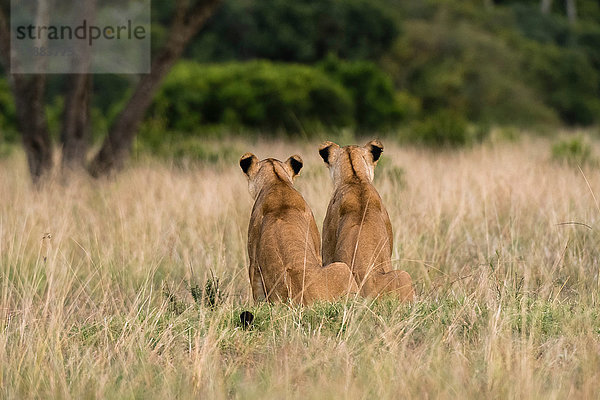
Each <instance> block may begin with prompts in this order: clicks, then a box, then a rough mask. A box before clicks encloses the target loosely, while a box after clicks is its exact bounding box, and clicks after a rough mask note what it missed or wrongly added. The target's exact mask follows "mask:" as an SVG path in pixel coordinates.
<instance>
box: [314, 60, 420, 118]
mask: <svg viewBox="0 0 600 400" xmlns="http://www.w3.org/2000/svg"><path fill="white" fill-rule="evenodd" d="M321 68H323V70H324V71H325V72H326V73H327V74H328V75H330V76H331V77H333V78H334V79H336V80H337V81H338V82H340V83H341V84H342V85H343V86H344V87H345V88H346V89H347V90H348V91H349V92H350V93H351V95H352V99H353V100H354V120H355V121H356V125H357V127H358V128H360V129H362V130H373V129H386V128H391V127H393V126H394V125H396V124H397V123H398V122H399V121H400V120H401V119H402V118H403V117H404V116H406V115H408V114H411V113H414V111H413V109H414V108H415V106H414V105H411V104H410V99H409V98H407V96H409V95H408V94H407V93H404V95H403V96H402V97H400V96H398V95H397V94H396V92H395V89H394V84H393V83H392V80H391V79H390V78H389V77H388V76H387V75H386V74H385V73H384V72H383V71H382V70H381V69H380V68H379V67H377V65H375V64H373V63H371V62H369V61H343V60H340V59H339V58H337V57H335V56H329V57H328V58H327V59H326V60H325V61H324V62H323V63H321ZM400 101H403V105H404V106H405V107H406V109H405V110H403V109H402V108H401V103H400Z"/></svg>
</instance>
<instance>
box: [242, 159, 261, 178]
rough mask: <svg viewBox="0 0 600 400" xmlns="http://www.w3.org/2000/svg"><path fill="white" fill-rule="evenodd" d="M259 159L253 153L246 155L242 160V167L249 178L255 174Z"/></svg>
mask: <svg viewBox="0 0 600 400" xmlns="http://www.w3.org/2000/svg"><path fill="white" fill-rule="evenodd" d="M257 162H258V158H256V156H255V155H254V154H252V153H246V154H244V155H243V156H242V158H240V167H241V168H242V171H244V173H245V174H246V175H248V177H249V176H250V175H251V174H252V173H253V172H254V169H255V167H256V163H257Z"/></svg>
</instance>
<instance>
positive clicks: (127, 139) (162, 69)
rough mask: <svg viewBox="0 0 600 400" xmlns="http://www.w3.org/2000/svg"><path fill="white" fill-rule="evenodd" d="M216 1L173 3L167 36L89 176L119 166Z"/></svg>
mask: <svg viewBox="0 0 600 400" xmlns="http://www.w3.org/2000/svg"><path fill="white" fill-rule="evenodd" d="M220 2H221V0H198V1H196V2H195V3H194V4H193V5H192V6H189V7H187V6H186V4H187V2H185V1H183V0H180V1H178V2H177V6H176V11H175V16H174V18H173V23H172V25H171V29H170V31H169V37H168V39H167V41H166V43H165V44H164V46H163V47H162V48H161V50H160V51H159V52H158V54H157V55H156V57H154V59H153V60H152V65H151V72H150V73H149V74H146V75H143V76H142V78H141V79H140V81H139V82H138V85H137V87H136V88H135V91H134V93H133V95H132V96H131V98H130V99H129V101H128V102H127V104H126V105H125V108H124V109H123V110H122V111H121V113H120V114H119V115H118V117H117V119H116V122H115V123H114V125H113V126H112V127H111V129H110V131H109V133H108V137H107V138H106V139H105V140H104V143H103V144H102V148H101V149H100V151H99V152H98V154H97V155H96V157H95V158H94V160H93V161H92V163H91V165H90V168H89V171H90V174H92V176H94V177H98V176H101V175H108V174H110V173H111V172H113V171H114V170H117V169H120V168H121V167H122V166H123V163H124V161H125V160H126V158H127V157H128V156H129V153H130V151H131V147H132V144H133V139H134V138H135V135H136V134H137V131H138V128H139V125H140V123H141V122H142V120H143V118H144V116H145V114H146V111H147V110H148V107H150V104H151V103H152V99H153V97H154V94H155V93H156V91H157V90H158V88H159V87H160V85H161V83H162V81H163V80H164V78H165V76H166V75H167V73H168V72H169V71H170V70H171V68H172V67H173V65H174V64H175V62H176V61H177V59H178V58H179V57H180V56H181V54H182V53H183V50H184V49H185V46H186V45H187V44H188V42H189V41H190V40H191V39H192V38H193V37H194V35H195V34H196V33H197V32H198V31H199V30H200V28H201V27H202V25H203V24H204V23H205V22H206V20H207V19H208V18H209V17H210V16H211V15H212V13H213V12H214V10H215V9H216V7H217V6H218V4H219V3H220Z"/></svg>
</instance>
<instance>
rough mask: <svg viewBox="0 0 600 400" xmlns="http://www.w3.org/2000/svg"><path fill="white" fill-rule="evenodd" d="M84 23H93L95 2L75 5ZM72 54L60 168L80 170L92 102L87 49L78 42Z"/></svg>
mask: <svg viewBox="0 0 600 400" xmlns="http://www.w3.org/2000/svg"><path fill="white" fill-rule="evenodd" d="M75 12H77V13H78V14H79V15H80V16H81V17H82V18H86V19H87V21H88V23H90V24H94V23H95V21H96V1H95V0H85V1H82V2H79V3H78V4H77V5H76V10H75ZM76 52H77V54H78V55H79V57H77V58H74V59H73V60H72V64H71V68H72V69H71V70H72V71H73V72H74V73H73V74H71V75H68V76H67V78H68V81H67V85H68V86H67V93H66V95H65V108H64V111H63V121H62V130H61V135H60V136H61V137H60V139H61V142H62V167H63V170H64V169H70V170H75V169H83V168H84V167H85V161H86V156H87V150H88V146H89V142H90V105H91V99H92V90H93V86H92V81H93V79H92V75H89V71H90V66H91V59H92V54H91V47H90V46H88V45H87V43H85V42H81V41H80V42H78V44H77V48H76Z"/></svg>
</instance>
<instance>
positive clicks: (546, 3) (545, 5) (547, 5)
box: [540, 0, 552, 14]
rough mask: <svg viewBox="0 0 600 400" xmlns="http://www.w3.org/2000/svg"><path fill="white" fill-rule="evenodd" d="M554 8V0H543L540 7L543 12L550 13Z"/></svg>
mask: <svg viewBox="0 0 600 400" xmlns="http://www.w3.org/2000/svg"><path fill="white" fill-rule="evenodd" d="M551 8H552V0H541V4H540V9H541V11H542V14H550V9H551Z"/></svg>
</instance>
